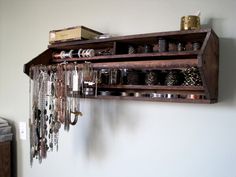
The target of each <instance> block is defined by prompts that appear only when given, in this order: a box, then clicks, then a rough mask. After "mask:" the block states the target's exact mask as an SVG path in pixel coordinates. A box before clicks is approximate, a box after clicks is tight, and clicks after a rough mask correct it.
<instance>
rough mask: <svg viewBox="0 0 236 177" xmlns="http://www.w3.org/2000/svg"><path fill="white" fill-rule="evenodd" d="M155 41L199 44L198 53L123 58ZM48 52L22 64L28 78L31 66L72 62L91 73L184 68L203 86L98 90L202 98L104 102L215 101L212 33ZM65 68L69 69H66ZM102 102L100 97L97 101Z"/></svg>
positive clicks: (143, 37) (140, 37)
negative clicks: (87, 52) (56, 55)
mask: <svg viewBox="0 0 236 177" xmlns="http://www.w3.org/2000/svg"><path fill="white" fill-rule="evenodd" d="M159 38H165V39H166V40H167V41H171V42H175V43H177V42H182V43H186V42H199V43H200V44H201V49H200V50H199V51H181V52H161V53H135V54H127V53H128V47H129V45H132V46H134V47H136V48H137V47H138V46H143V45H146V44H148V45H153V44H157V43H158V40H159ZM48 48H49V49H48V50H46V51H45V52H43V53H42V54H40V55H39V56H38V57H36V58H34V59H33V60H32V61H30V62H29V63H27V64H25V67H24V72H25V73H26V74H29V68H30V66H32V65H38V64H43V65H48V68H49V69H50V67H51V66H52V65H54V64H57V63H62V62H64V61H67V62H76V63H77V66H78V67H79V68H82V67H83V63H84V62H85V61H89V62H91V65H92V67H93V68H95V69H103V68H116V69H140V70H143V69H147V70H152V69H153V70H171V69H185V68H186V67H192V66H193V67H198V69H199V71H200V75H201V79H202V82H203V86H201V87H195V86H189V87H183V86H134V85H132V86H125V85H123V86H99V88H98V89H100V90H106V89H108V90H110V91H112V90H114V91H117V90H118V91H129V90H136V91H144V92H150V91H156V92H160V93H173V94H196V95H202V96H204V99H201V100H194V99H193V100H191V99H180V98H178V99H166V98H161V99H152V98H144V97H142V98H133V97H117V96H115V97H114V96H110V97H106V98H108V99H132V100H150V101H167V102H188V103H192V102H197V103H215V102H217V99H218V72H219V39H218V37H217V36H216V34H215V32H214V31H213V30H212V29H208V28H207V29H200V30H187V31H170V32H158V33H148V34H137V35H128V36H118V37H112V38H108V39H94V40H83V41H70V42H63V43H57V44H52V45H49V46H48ZM80 48H82V49H88V48H93V49H95V50H96V49H98V50H100V49H106V48H111V49H113V51H114V52H113V54H112V55H108V56H95V57H89V58H86V57H84V58H71V59H66V60H62V59H52V53H53V52H60V51H61V50H66V51H68V50H71V49H74V50H78V49H80ZM67 67H68V68H69V67H71V66H67ZM97 98H99V99H100V98H104V97H97Z"/></svg>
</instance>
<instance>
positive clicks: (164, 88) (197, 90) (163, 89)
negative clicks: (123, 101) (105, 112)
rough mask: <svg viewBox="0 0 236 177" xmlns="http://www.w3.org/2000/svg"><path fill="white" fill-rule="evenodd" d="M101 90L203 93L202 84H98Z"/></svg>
mask: <svg viewBox="0 0 236 177" xmlns="http://www.w3.org/2000/svg"><path fill="white" fill-rule="evenodd" d="M98 89H102V90H135V91H138V92H153V91H155V92H158V93H174V94H195V95H196V94H200V95H204V88H203V87H202V86H195V87H191V86H163V85H98Z"/></svg>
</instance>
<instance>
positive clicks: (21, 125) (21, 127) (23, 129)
mask: <svg viewBox="0 0 236 177" xmlns="http://www.w3.org/2000/svg"><path fill="white" fill-rule="evenodd" d="M19 134H20V139H21V140H26V122H19Z"/></svg>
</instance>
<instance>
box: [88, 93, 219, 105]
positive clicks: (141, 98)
mask: <svg viewBox="0 0 236 177" xmlns="http://www.w3.org/2000/svg"><path fill="white" fill-rule="evenodd" d="M84 98H85V99H105V100H107V99H108V100H117V99H118V100H132V101H157V102H173V103H176V102H177V103H205V104H209V103H215V102H216V101H215V100H208V99H183V98H150V97H134V96H100V95H98V96H96V97H93V96H86V97H84Z"/></svg>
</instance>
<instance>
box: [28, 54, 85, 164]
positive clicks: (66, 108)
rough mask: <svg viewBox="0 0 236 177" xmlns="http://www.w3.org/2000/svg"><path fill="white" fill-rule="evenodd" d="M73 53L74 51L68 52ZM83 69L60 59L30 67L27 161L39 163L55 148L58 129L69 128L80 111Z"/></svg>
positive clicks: (57, 140) (56, 148)
mask: <svg viewBox="0 0 236 177" xmlns="http://www.w3.org/2000/svg"><path fill="white" fill-rule="evenodd" d="M71 53H73V52H71ZM83 79H84V78H83V77H82V71H81V70H80V69H78V68H77V66H76V64H74V65H73V64H72V65H71V64H67V63H62V64H58V65H52V66H50V67H47V66H42V65H37V66H32V67H31V68H30V81H29V85H30V88H29V96H30V120H29V126H30V162H31V165H32V164H33V160H34V159H38V160H39V163H41V162H42V160H43V159H45V158H46V157H47V152H49V151H54V150H58V143H59V131H60V128H61V127H62V126H61V125H62V124H64V129H65V130H66V131H69V129H70V126H71V125H75V124H76V123H77V121H78V118H79V116H82V113H81V112H80V96H81V94H80V91H81V87H82V82H83Z"/></svg>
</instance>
